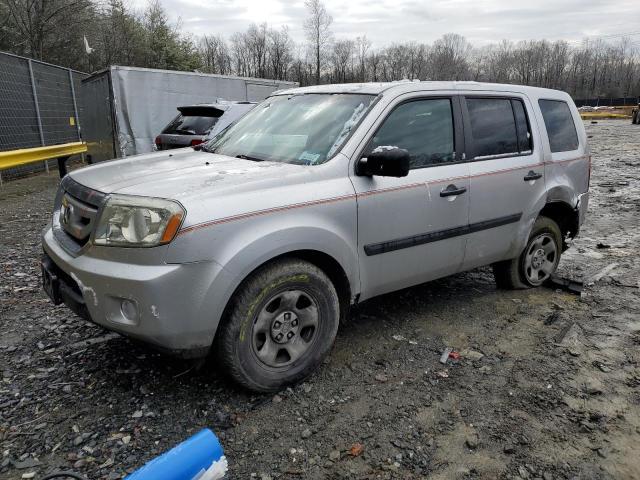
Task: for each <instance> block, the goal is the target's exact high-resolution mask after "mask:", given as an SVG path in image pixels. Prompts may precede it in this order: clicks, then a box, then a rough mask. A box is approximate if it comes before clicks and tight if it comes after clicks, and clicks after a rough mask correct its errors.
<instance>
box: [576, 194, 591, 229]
mask: <svg viewBox="0 0 640 480" xmlns="http://www.w3.org/2000/svg"><path fill="white" fill-rule="evenodd" d="M588 208H589V192H585V193H581V194H580V195H578V204H577V205H576V211H577V212H578V227H580V226H582V224H583V223H584V219H585V218H586V216H587V209H588Z"/></svg>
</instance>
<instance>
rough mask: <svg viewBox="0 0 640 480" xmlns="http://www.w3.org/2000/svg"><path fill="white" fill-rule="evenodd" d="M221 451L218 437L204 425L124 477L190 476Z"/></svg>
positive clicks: (167, 479)
mask: <svg viewBox="0 0 640 480" xmlns="http://www.w3.org/2000/svg"><path fill="white" fill-rule="evenodd" d="M223 455H224V453H223V450H222V445H220V442H219V441H218V437H216V435H215V434H214V433H213V432H212V431H211V430H209V429H208V428H205V429H204V430H201V431H200V432H198V433H196V434H195V435H194V436H192V437H190V438H188V439H187V440H185V441H184V442H182V443H180V444H179V445H176V446H175V447H174V448H172V449H171V450H169V451H168V452H166V453H164V454H162V455H161V456H159V457H156V458H154V459H153V460H151V461H150V462H149V463H147V464H146V465H145V466H144V467H142V468H140V469H138V470H136V471H135V472H133V473H132V474H131V475H129V476H127V477H125V480H192V479H193V478H194V477H195V476H196V475H197V474H198V473H200V472H201V471H202V470H207V469H208V468H209V467H210V466H211V465H212V464H213V462H216V461H218V460H220V458H221V457H222V456H223Z"/></svg>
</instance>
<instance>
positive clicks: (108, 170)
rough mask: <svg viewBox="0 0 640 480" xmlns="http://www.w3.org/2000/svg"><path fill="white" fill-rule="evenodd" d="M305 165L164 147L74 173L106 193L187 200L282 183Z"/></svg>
mask: <svg viewBox="0 0 640 480" xmlns="http://www.w3.org/2000/svg"><path fill="white" fill-rule="evenodd" d="M305 170H306V169H305V168H304V167H302V166H300V165H290V164H286V163H279V162H266V161H265V162H256V161H252V160H243V159H239V158H234V157H227V156H224V155H217V154H213V153H207V152H203V151H194V150H193V149H192V148H184V149H176V150H171V151H162V152H156V153H151V154H146V155H137V156H134V157H129V158H125V159H122V160H115V161H111V162H104V163H100V164H97V165H92V166H90V167H86V168H82V169H80V170H76V171H74V172H71V173H70V175H71V177H72V178H73V179H74V180H75V181H77V182H78V183H80V184H82V185H85V186H87V187H89V188H93V189H95V190H99V191H101V192H104V193H123V194H128V195H142V196H150V197H160V198H173V199H176V200H185V199H189V198H198V197H203V196H204V197H210V196H217V195H222V194H226V193H236V192H240V191H244V190H253V189H257V188H264V187H266V186H268V185H269V184H272V183H275V184H277V183H281V182H282V179H283V176H286V175H290V174H296V173H298V174H302V175H304V174H305Z"/></svg>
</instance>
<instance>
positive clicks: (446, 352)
mask: <svg viewBox="0 0 640 480" xmlns="http://www.w3.org/2000/svg"><path fill="white" fill-rule="evenodd" d="M452 351H453V349H452V348H449V347H447V348H445V349H444V351H443V352H442V355H440V363H442V364H446V363H447V361H448V360H449V354H450V353H451V352H452Z"/></svg>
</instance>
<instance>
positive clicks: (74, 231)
mask: <svg viewBox="0 0 640 480" xmlns="http://www.w3.org/2000/svg"><path fill="white" fill-rule="evenodd" d="M105 198H106V195H105V194H104V193H102V192H99V191H97V190H93V189H91V188H88V187H85V186H84V185H80V184H79V183H78V182H76V181H75V180H72V179H71V178H70V177H69V176H66V177H65V178H64V179H63V180H62V182H61V183H60V189H59V190H58V194H57V196H56V202H55V208H54V213H53V234H54V236H55V237H56V239H57V240H58V242H59V243H60V244H61V245H62V247H63V248H64V249H65V250H67V251H68V252H69V253H72V254H74V255H77V254H79V253H80V251H81V250H82V248H83V247H84V246H85V245H86V244H87V242H88V241H89V238H90V237H91V232H92V231H93V229H94V228H95V223H96V221H97V217H98V211H99V209H100V207H101V206H102V204H103V202H104V200H105Z"/></svg>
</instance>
